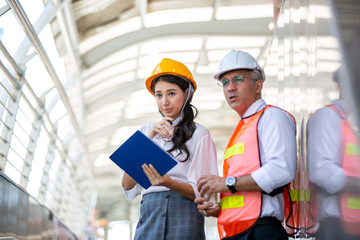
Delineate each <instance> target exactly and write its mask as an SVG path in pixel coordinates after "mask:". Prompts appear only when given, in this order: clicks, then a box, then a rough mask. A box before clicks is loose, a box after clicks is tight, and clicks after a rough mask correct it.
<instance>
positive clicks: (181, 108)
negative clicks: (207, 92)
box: [122, 58, 218, 240]
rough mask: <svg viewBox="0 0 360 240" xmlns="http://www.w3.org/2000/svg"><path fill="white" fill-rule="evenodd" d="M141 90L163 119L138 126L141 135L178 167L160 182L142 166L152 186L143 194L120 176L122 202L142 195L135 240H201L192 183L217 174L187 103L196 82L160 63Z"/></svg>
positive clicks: (174, 65) (183, 70) (177, 67)
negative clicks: (151, 100) (168, 156)
mask: <svg viewBox="0 0 360 240" xmlns="http://www.w3.org/2000/svg"><path fill="white" fill-rule="evenodd" d="M145 85H146V88H147V89H148V90H149V92H150V93H151V94H152V95H153V96H154V97H155V100H156V104H157V107H158V109H159V112H160V113H161V116H162V118H161V119H160V120H159V121H157V122H155V123H149V124H146V125H144V126H142V127H141V128H140V131H141V132H142V133H144V134H146V135H147V136H148V137H149V138H150V139H152V140H153V141H154V142H155V143H157V144H158V145H159V146H160V147H162V148H163V149H164V150H166V151H167V152H168V153H169V154H171V155H172V156H173V157H174V158H175V159H176V160H177V161H178V164H177V165H176V166H175V167H174V168H172V169H171V170H170V171H169V172H168V173H167V174H165V175H164V176H161V175H160V174H159V173H158V172H157V170H156V169H155V168H154V167H153V166H151V165H146V164H144V165H143V169H144V172H145V174H146V175H147V177H148V178H149V180H150V182H151V184H152V186H151V187H149V188H148V189H146V190H145V189H142V188H141V186H140V185H139V184H137V183H136V182H135V181H134V180H133V179H132V178H131V177H130V176H129V175H127V174H126V173H124V177H123V179H122V186H123V188H124V190H125V195H126V196H127V198H128V199H130V200H132V199H134V198H135V197H136V196H137V195H140V194H141V195H142V201H141V207H140V219H139V221H138V224H137V227H136V232H135V238H134V239H135V240H139V239H171V240H174V239H187V240H191V239H194V240H199V239H205V233H204V216H203V215H201V214H200V213H199V211H198V210H197V206H196V204H195V203H194V201H193V200H194V199H195V197H198V196H199V195H200V194H199V192H198V191H197V188H196V183H197V180H198V179H199V178H200V176H202V175H206V174H213V175H218V169H217V158H216V149H215V145H214V142H213V140H212V139H211V136H210V133H209V131H208V130H207V129H206V128H205V127H203V126H202V125H200V124H198V123H195V122H194V118H195V117H196V115H197V110H196V108H195V107H194V106H193V105H192V104H191V100H192V96H193V93H194V92H195V91H196V88H197V85H196V82H195V81H194V78H193V75H192V74H191V72H190V70H189V69H188V68H187V67H186V66H185V65H184V64H183V63H181V62H178V61H175V60H172V59H168V58H165V59H163V60H162V61H161V62H160V63H159V64H158V65H157V66H156V67H155V69H154V70H153V72H152V74H151V75H150V77H149V78H147V79H146V81H145ZM213 201H214V203H213V205H214V206H215V205H216V203H215V199H213Z"/></svg>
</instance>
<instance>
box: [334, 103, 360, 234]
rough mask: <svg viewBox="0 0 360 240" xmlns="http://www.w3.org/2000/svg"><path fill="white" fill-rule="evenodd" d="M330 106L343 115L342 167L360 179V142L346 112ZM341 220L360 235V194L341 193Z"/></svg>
mask: <svg viewBox="0 0 360 240" xmlns="http://www.w3.org/2000/svg"><path fill="white" fill-rule="evenodd" d="M328 107H330V108H332V109H334V110H335V111H337V112H338V113H339V114H340V116H341V133H342V148H341V149H342V159H341V167H342V168H343V169H344V171H345V174H346V176H348V177H352V178H356V179H360V144H359V140H358V139H357V137H356V135H355V133H354V131H353V129H352V127H351V125H350V123H349V121H347V119H346V116H345V114H344V113H343V112H342V111H340V110H339V109H337V108H336V107H335V106H333V105H329V106H328ZM340 205H341V208H340V209H341V220H342V223H343V228H344V230H345V231H346V232H348V233H350V234H352V235H356V236H360V227H359V226H360V225H359V224H360V194H359V193H344V192H342V193H341V194H340Z"/></svg>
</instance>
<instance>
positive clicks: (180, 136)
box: [153, 75, 198, 162]
mask: <svg viewBox="0 0 360 240" xmlns="http://www.w3.org/2000/svg"><path fill="white" fill-rule="evenodd" d="M159 81H165V82H168V83H173V84H176V85H177V86H179V88H180V89H181V90H182V91H183V92H185V91H186V89H188V88H189V81H187V80H185V79H183V78H181V77H177V76H174V75H163V76H160V77H158V78H157V79H155V80H154V83H153V86H154V87H155V85H156V83H158V82H159ZM191 84H192V83H191ZM192 96H193V94H192V93H191V95H190V97H189V99H188V101H187V102H186V104H185V107H184V110H183V116H182V120H181V122H180V123H179V124H178V125H177V126H175V129H174V134H173V137H172V140H171V141H172V143H173V147H172V148H171V149H169V150H168V151H167V152H168V153H170V154H171V152H172V151H174V150H176V149H179V151H180V153H179V154H181V153H182V152H185V154H186V159H185V160H183V161H182V162H186V161H187V160H188V159H189V158H190V152H189V149H188V147H187V146H186V142H187V141H188V140H189V139H190V138H191V137H192V136H193V134H194V132H195V129H196V126H195V122H194V119H195V117H196V116H197V114H198V110H197V109H196V107H194V106H193V105H192V104H191V100H192Z"/></svg>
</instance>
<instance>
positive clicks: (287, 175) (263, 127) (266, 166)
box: [251, 107, 297, 193]
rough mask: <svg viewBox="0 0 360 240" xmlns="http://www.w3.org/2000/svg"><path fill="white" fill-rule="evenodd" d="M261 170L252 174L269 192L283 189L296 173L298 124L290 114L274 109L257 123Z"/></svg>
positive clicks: (267, 112)
mask: <svg viewBox="0 0 360 240" xmlns="http://www.w3.org/2000/svg"><path fill="white" fill-rule="evenodd" d="M258 137H259V150H260V159H261V168H259V169H258V170H256V171H255V172H253V173H252V174H251V176H252V178H253V179H254V181H255V182H256V183H257V184H258V186H259V187H260V188H261V189H262V190H264V191H265V192H266V193H271V192H272V191H273V190H275V189H276V188H279V187H282V186H284V185H286V184H288V183H289V182H291V181H292V180H293V179H294V178H295V174H296V165H297V161H296V125H295V123H294V121H293V119H292V118H291V117H290V115H289V114H287V113H285V112H284V111H283V110H281V109H279V108H276V107H271V108H269V109H267V110H265V112H264V114H263V115H262V116H261V118H260V120H259V123H258Z"/></svg>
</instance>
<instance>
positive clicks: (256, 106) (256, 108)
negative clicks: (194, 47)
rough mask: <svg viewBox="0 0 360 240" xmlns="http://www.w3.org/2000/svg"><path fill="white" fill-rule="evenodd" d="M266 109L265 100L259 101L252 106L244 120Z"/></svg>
mask: <svg viewBox="0 0 360 240" xmlns="http://www.w3.org/2000/svg"><path fill="white" fill-rule="evenodd" d="M265 107H266V103H265V101H264V100H263V99H258V100H256V101H255V102H253V104H251V105H250V107H249V108H248V109H247V110H246V112H245V114H244V116H243V118H246V117H248V116H251V115H254V114H255V113H257V112H258V111H260V110H262V109H263V108H265Z"/></svg>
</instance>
